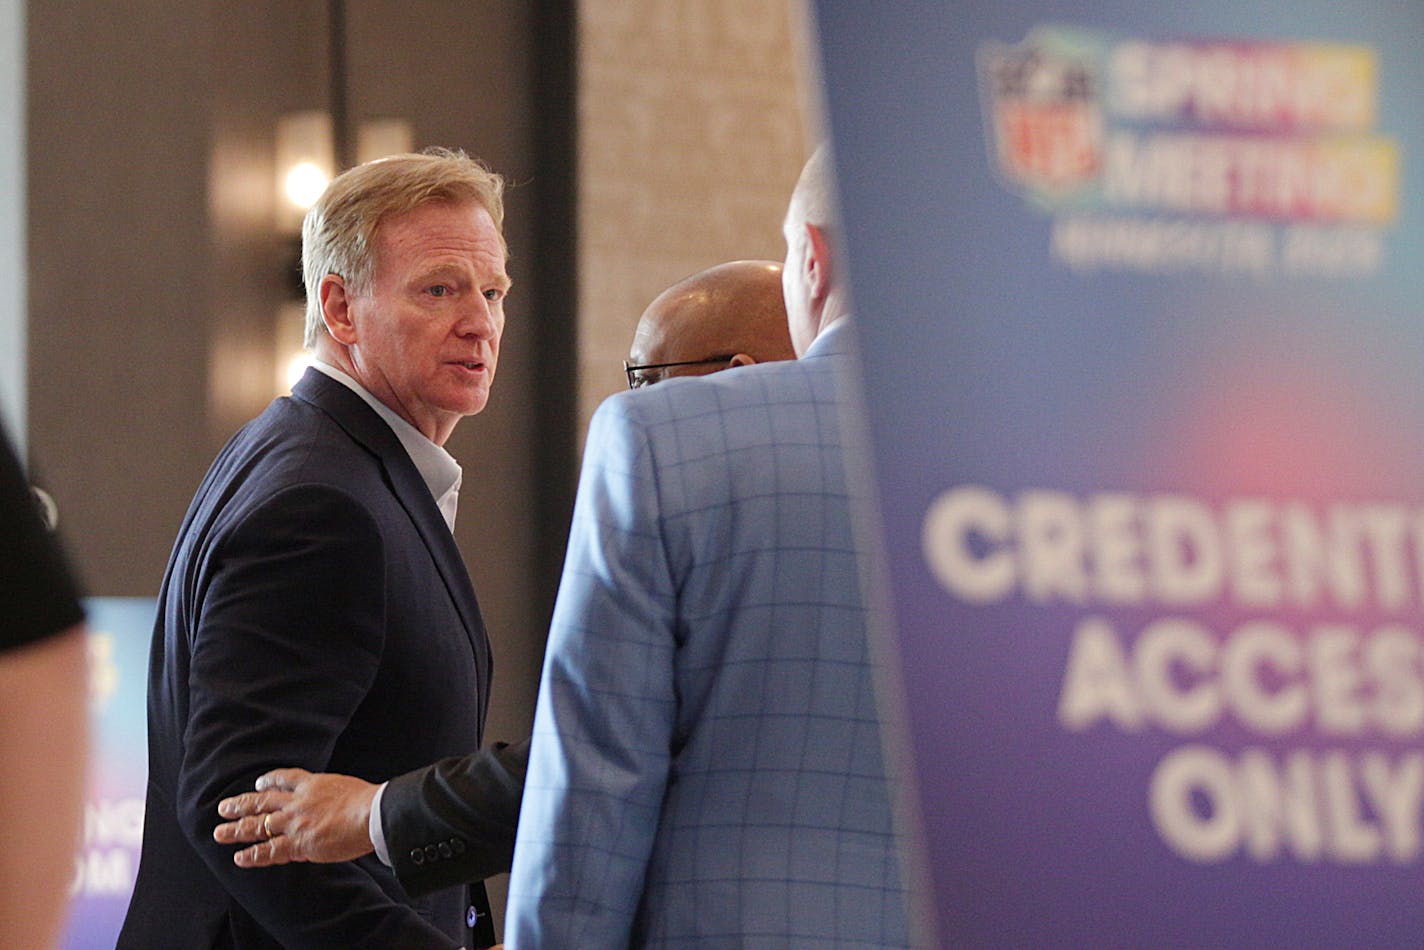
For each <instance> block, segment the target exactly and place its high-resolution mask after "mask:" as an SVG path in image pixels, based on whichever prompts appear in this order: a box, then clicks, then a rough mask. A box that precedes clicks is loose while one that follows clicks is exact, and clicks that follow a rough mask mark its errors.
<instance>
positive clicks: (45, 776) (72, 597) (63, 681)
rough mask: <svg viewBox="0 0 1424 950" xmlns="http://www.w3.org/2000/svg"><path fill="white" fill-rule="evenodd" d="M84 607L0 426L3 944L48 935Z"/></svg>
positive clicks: (79, 695)
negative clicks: (3, 833) (3, 832)
mask: <svg viewBox="0 0 1424 950" xmlns="http://www.w3.org/2000/svg"><path fill="white" fill-rule="evenodd" d="M85 650H86V639H85V627H84V611H83V607H82V606H81V605H80V602H79V591H78V585H77V584H76V582H75V580H74V576H73V574H72V573H71V572H70V570H69V567H68V565H67V564H66V563H65V559H64V555H63V553H62V552H61V551H60V549H59V545H58V543H57V541H56V540H55V538H54V537H53V536H52V535H51V534H50V532H49V531H48V530H47V528H46V526H45V524H44V522H43V521H42V520H41V517H40V512H39V508H38V507H37V505H36V503H35V499H34V496H33V495H32V494H31V491H30V487H29V482H28V480H27V479H26V478H25V476H24V474H23V471H22V469H21V468H20V463H19V460H18V459H17V458H16V456H15V453H14V450H13V449H12V448H11V446H10V443H9V440H8V439H6V438H5V436H4V433H3V432H0V827H3V828H4V829H5V847H4V848H0V946H5V947H46V946H51V945H53V943H54V941H55V940H56V938H57V937H58V933H59V927H60V925H61V923H62V921H63V913H64V908H65V899H66V894H67V887H68V884H69V879H70V877H71V876H72V875H73V873H74V852H75V849H76V847H77V845H78V841H79V829H80V815H81V809H82V807H83V800H84V770H85V760H86V755H87V740H86V724H87V707H86V702H85V698H86V689H87V676H86V670H85Z"/></svg>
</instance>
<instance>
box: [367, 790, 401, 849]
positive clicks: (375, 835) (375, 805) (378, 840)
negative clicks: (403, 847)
mask: <svg viewBox="0 0 1424 950" xmlns="http://www.w3.org/2000/svg"><path fill="white" fill-rule="evenodd" d="M387 784H389V783H387V782H382V783H381V784H380V787H379V788H377V789H376V794H375V795H374V796H372V798H371V817H370V818H368V819H367V820H366V833H367V834H368V835H369V836H370V838H371V847H372V849H373V850H375V852H376V857H378V858H380V859H381V863H382V864H384V865H385V866H386V867H388V868H389V867H394V866H395V865H394V864H392V863H391V852H390V849H389V848H387V847H386V830H385V828H384V827H382V825H381V798H382V796H384V795H385V794H386V785H387Z"/></svg>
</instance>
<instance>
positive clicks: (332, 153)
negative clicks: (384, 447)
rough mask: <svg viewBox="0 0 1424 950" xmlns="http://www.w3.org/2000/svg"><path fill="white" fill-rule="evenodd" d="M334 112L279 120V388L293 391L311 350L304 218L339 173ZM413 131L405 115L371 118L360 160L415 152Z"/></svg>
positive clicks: (361, 136) (359, 133) (361, 138)
mask: <svg viewBox="0 0 1424 950" xmlns="http://www.w3.org/2000/svg"><path fill="white" fill-rule="evenodd" d="M334 126H335V123H334V122H333V121H332V117H331V114H330V113H327V112H325V111H321V110H312V111H307V112H294V113H291V114H289V115H285V116H283V117H282V118H280V119H278V120H277V165H276V168H277V178H276V189H277V200H276V208H277V222H276V225H277V231H278V233H279V234H281V235H282V237H283V238H284V239H285V240H286V242H287V246H288V249H287V253H286V254H285V255H284V258H285V261H286V263H285V267H284V270H285V273H284V283H285V285H286V287H287V298H288V299H287V301H285V302H284V303H283V304H282V305H281V306H280V307H279V308H278V310H277V314H276V332H275V334H274V337H273V339H274V341H275V353H274V356H275V366H276V373H275V378H274V380H273V383H274V387H275V391H276V392H277V393H278V394H279V395H280V394H283V393H287V392H290V391H291V388H292V386H293V385H295V384H296V381H297V380H298V379H300V378H301V376H302V373H303V372H304V371H305V369H306V367H307V365H308V364H309V363H310V361H311V360H310V357H311V354H310V353H308V352H307V351H306V350H305V349H304V348H303V346H302V338H303V336H304V334H305V330H306V308H305V305H304V303H303V300H304V298H305V296H306V289H305V287H304V286H303V285H302V268H301V254H302V247H301V230H302V218H303V217H305V216H306V213H307V211H308V210H309V209H310V208H311V206H312V205H314V204H316V201H317V199H318V198H320V197H321V193H322V192H323V191H325V190H326V186H327V184H328V183H329V182H330V181H331V179H332V178H333V177H334V176H335V169H336V165H337V162H336V147H335V146H336V135H337V131H336V129H335V128H334ZM414 142H415V132H414V130H413V129H412V128H411V125H410V123H409V122H407V121H405V120H404V119H370V120H368V121H365V122H362V123H361V124H360V125H359V126H358V127H357V129H356V161H357V163H358V164H360V163H365V162H369V161H374V160H376V159H378V158H385V157H386V156H388V155H399V154H402V153H405V152H409V151H412V150H413V148H414Z"/></svg>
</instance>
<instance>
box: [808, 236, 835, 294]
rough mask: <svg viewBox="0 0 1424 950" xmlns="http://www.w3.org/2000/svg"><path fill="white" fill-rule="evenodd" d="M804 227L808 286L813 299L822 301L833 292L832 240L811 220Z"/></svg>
mask: <svg viewBox="0 0 1424 950" xmlns="http://www.w3.org/2000/svg"><path fill="white" fill-rule="evenodd" d="M802 227H804V228H805V229H806V263H805V267H806V286H807V288H808V289H809V290H810V291H811V301H812V302H813V303H820V302H822V301H824V300H825V299H826V297H828V296H829V295H830V292H831V267H832V266H833V262H832V261H831V241H830V238H829V237H827V235H826V232H825V231H823V230H821V229H820V228H819V227H817V226H816V225H814V224H811V223H810V222H807V223H806V224H804V225H802Z"/></svg>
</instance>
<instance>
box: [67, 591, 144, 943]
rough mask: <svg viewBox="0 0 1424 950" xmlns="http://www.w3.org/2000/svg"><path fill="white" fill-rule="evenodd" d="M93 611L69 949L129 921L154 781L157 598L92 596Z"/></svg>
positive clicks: (112, 937)
mask: <svg viewBox="0 0 1424 950" xmlns="http://www.w3.org/2000/svg"><path fill="white" fill-rule="evenodd" d="M84 606H85V609H86V610H87V611H88V615H89V628H90V639H89V713H90V730H91V732H90V739H91V745H92V749H91V753H90V766H89V792H88V795H87V797H86V799H85V805H84V837H83V840H82V843H81V845H80V849H79V854H78V855H77V856H76V858H75V866H74V879H73V881H72V882H71V884H70V909H69V924H68V927H67V929H66V931H65V935H64V940H63V941H62V943H61V944H60V946H61V947H63V948H65V950H107V948H112V947H113V946H114V943H115V941H117V940H118V937H119V928H120V927H122V926H123V922H124V914H125V913H126V912H127V910H128V906H129V896H130V895H131V894H132V893H133V885H134V875H135V874H136V873H137V872H138V855H139V846H140V845H141V844H142V841H143V797H144V788H145V785H146V784H147V781H148V739H147V735H148V733H147V725H146V712H145V695H146V692H147V688H148V643H149V638H150V637H151V636H152V633H153V617H154V611H155V609H156V605H155V602H154V600H153V598H151V597H92V598H89V599H88V600H86V601H85V603H84Z"/></svg>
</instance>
